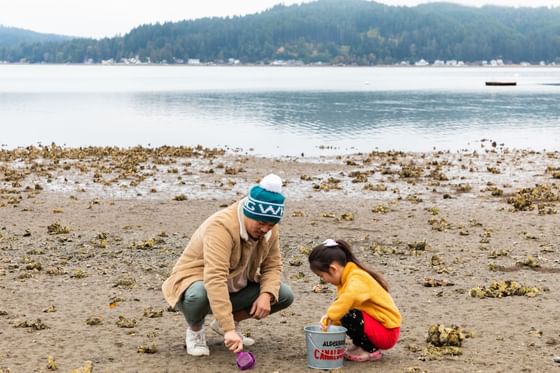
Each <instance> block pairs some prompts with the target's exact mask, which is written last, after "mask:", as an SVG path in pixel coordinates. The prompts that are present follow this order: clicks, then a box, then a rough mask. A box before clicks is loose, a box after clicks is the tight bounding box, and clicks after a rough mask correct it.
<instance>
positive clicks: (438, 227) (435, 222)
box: [428, 218, 450, 232]
mask: <svg viewBox="0 0 560 373" xmlns="http://www.w3.org/2000/svg"><path fill="white" fill-rule="evenodd" d="M428 224H430V225H431V226H432V230H434V231H438V232H443V231H444V230H446V229H448V228H450V225H449V223H448V222H447V220H445V219H444V218H441V219H436V218H431V219H429V220H428Z"/></svg>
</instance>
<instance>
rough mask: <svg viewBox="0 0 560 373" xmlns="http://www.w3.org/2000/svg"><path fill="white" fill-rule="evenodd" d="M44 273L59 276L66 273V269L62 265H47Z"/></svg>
mask: <svg viewBox="0 0 560 373" xmlns="http://www.w3.org/2000/svg"><path fill="white" fill-rule="evenodd" d="M45 273H46V274H48V275H50V276H60V275H64V274H66V271H64V269H63V268H62V267H59V266H54V267H47V269H46V270H45Z"/></svg>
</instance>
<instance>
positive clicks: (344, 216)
mask: <svg viewBox="0 0 560 373" xmlns="http://www.w3.org/2000/svg"><path fill="white" fill-rule="evenodd" d="M340 219H341V220H344V221H353V220H354V214H353V213H351V212H345V213H343V214H342V215H340Z"/></svg>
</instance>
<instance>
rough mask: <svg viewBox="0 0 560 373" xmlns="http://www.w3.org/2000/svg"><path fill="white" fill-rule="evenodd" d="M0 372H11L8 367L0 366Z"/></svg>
mask: <svg viewBox="0 0 560 373" xmlns="http://www.w3.org/2000/svg"><path fill="white" fill-rule="evenodd" d="M0 373H12V370H11V369H10V368H6V367H0Z"/></svg>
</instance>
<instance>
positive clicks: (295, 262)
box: [288, 255, 303, 267]
mask: <svg viewBox="0 0 560 373" xmlns="http://www.w3.org/2000/svg"><path fill="white" fill-rule="evenodd" d="M288 264H290V265H291V266H293V267H299V266H300V265H302V264H303V261H302V258H301V256H299V255H298V256H292V257H291V258H290V260H289V261H288Z"/></svg>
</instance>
